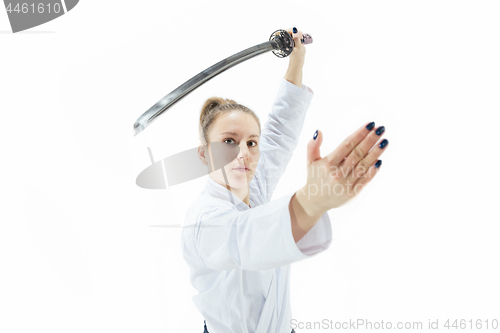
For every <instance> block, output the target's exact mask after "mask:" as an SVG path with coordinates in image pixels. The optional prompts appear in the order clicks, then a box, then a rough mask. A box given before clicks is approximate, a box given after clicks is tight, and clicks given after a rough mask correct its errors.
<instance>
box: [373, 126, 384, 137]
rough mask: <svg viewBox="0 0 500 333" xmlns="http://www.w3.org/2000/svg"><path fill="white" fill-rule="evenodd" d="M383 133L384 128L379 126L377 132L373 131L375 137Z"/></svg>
mask: <svg viewBox="0 0 500 333" xmlns="http://www.w3.org/2000/svg"><path fill="white" fill-rule="evenodd" d="M384 131H385V127H384V126H380V127H379V128H377V130H376V131H375V134H377V135H380V134H382V133H384Z"/></svg>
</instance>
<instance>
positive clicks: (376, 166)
mask: <svg viewBox="0 0 500 333" xmlns="http://www.w3.org/2000/svg"><path fill="white" fill-rule="evenodd" d="M381 164H382V160H377V163H375V168H378V167H380V165H381Z"/></svg>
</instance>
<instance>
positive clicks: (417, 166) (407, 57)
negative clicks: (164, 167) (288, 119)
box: [0, 0, 500, 333]
mask: <svg viewBox="0 0 500 333" xmlns="http://www.w3.org/2000/svg"><path fill="white" fill-rule="evenodd" d="M499 14H500V2H498V1H412V2H410V1H349V2H348V1H343V2H333V1H307V2H305V1H286V2H285V1H282V2H276V1H251V2H250V1H248V2H245V3H243V2H235V1H196V2H193V1H189V2H183V3H182V4H181V2H175V3H174V2H172V1H152V0H149V1H137V2H132V1H126V2H125V1H116V0H115V1H95V0H94V1H92V0H84V1H81V2H80V3H79V4H78V5H77V6H76V7H75V8H74V9H73V10H72V11H70V12H69V13H68V14H66V15H64V16H62V17H60V18H58V19H56V20H54V21H51V22H48V23H46V24H44V25H41V26H38V27H34V28H32V29H30V30H27V31H25V32H21V33H17V34H12V33H11V32H10V25H9V21H8V18H7V14H6V12H5V11H3V10H0V30H1V31H2V33H0V60H1V62H0V66H1V71H0V78H1V79H0V112H1V118H0V119H1V130H0V139H1V141H0V142H1V153H2V154H1V177H2V182H1V186H0V188H1V193H2V196H1V223H0V332H42V331H47V332H49V331H50V332H72V333H76V332H200V333H201V332H202V330H203V318H202V316H201V315H200V313H199V312H198V310H197V309H196V307H195V306H194V304H193V303H192V301H191V297H192V296H193V295H195V294H196V293H197V291H196V290H195V289H194V288H193V287H192V286H191V284H190V282H189V269H188V266H187V265H186V263H185V262H184V260H183V257H182V253H181V250H180V233H181V230H182V229H181V228H173V227H171V228H168V227H165V225H167V226H168V225H173V224H179V223H182V219H183V217H184V214H185V208H186V207H187V206H188V205H189V204H190V203H191V201H192V200H193V199H194V196H196V195H197V194H198V193H199V192H200V191H201V189H202V186H203V184H204V183H205V180H206V178H205V177H203V178H200V179H197V180H193V181H191V182H188V183H185V184H182V185H177V186H173V187H171V188H170V189H169V190H168V191H161V190H145V189H142V188H139V187H138V186H136V184H135V178H136V177H137V175H138V174H139V172H140V171H142V170H143V169H144V168H146V167H147V166H148V165H150V163H151V162H150V159H149V155H148V151H147V148H146V147H148V146H149V147H151V149H152V152H153V155H154V157H155V159H156V160H158V159H160V158H164V157H166V156H169V155H172V154H174V153H176V152H181V151H184V150H186V149H190V148H193V147H196V146H197V145H198V144H199V141H198V127H197V126H198V117H199V112H200V108H201V105H202V104H203V102H204V100H205V99H206V98H208V97H210V96H214V95H215V96H222V97H225V98H231V99H234V100H236V101H237V102H239V103H242V104H244V105H246V106H248V107H250V108H252V109H253V110H255V111H256V112H257V114H258V115H259V117H260V118H261V122H262V123H263V122H264V121H265V119H266V118H267V113H268V112H269V109H270V106H271V103H272V101H273V100H274V97H275V94H276V92H277V88H278V86H279V81H280V79H281V78H282V77H283V75H284V73H285V71H286V68H287V65H288V59H280V58H277V57H276V56H274V55H273V54H272V53H267V54H264V55H260V56H258V57H256V58H253V59H251V60H248V61H246V62H244V63H242V64H240V65H237V66H236V67H233V68H231V69H229V70H228V71H226V72H224V73H222V74H220V75H219V76H217V77H216V78H214V79H212V80H211V81H209V82H208V83H206V84H205V85H203V86H202V87H200V88H199V89H197V90H195V91H194V92H192V93H191V94H189V95H188V96H187V97H185V98H184V99H183V100H181V101H180V102H178V103H177V104H176V105H175V106H173V107H172V108H171V109H170V110H169V111H168V112H167V113H165V114H163V115H162V116H161V117H160V118H158V119H157V120H156V122H155V123H154V124H153V125H151V126H150V127H148V128H147V129H146V130H145V131H144V132H143V133H142V134H140V135H138V136H136V137H134V135H133V130H132V126H133V123H134V122H135V121H136V119H137V118H138V117H139V116H140V115H141V114H142V113H143V112H145V111H146V110H147V109H149V107H151V106H152V105H153V104H154V103H156V102H157V101H158V100H159V99H160V98H162V97H163V96H165V95H166V94H168V93H169V92H170V91H172V90H173V89H175V88H176V87H177V86H179V85H180V84H182V83H183V82H185V81H186V80H188V79H189V78H191V77H192V76H194V75H196V74H197V73H199V72H201V71H202V70H204V69H205V68H207V67H209V66H211V65H213V64H215V63H216V62H218V61H220V60H222V59H223V58H226V57H228V56H230V55H232V54H234V53H236V52H239V51H241V50H243V49H245V48H248V47H250V46H253V45H256V44H258V43H262V42H264V41H267V40H268V38H269V36H270V35H271V33H272V32H273V31H275V30H277V29H282V28H284V29H286V28H289V27H292V26H296V27H297V28H298V29H299V30H301V31H303V32H307V33H310V34H311V35H312V36H313V39H314V43H313V44H311V45H308V46H307V54H306V62H305V66H304V78H303V82H304V84H306V85H308V86H310V87H311V88H312V89H313V90H314V94H315V96H314V98H313V102H312V105H311V107H310V109H309V111H308V115H307V117H306V122H305V124H304V130H303V132H302V134H301V137H300V142H299V146H298V148H297V149H296V151H295V153H294V156H293V159H292V160H291V162H290V164H289V166H288V169H287V171H286V173H285V175H284V176H283V178H282V180H281V182H280V185H279V186H278V188H277V190H276V192H275V195H274V198H273V199H277V198H279V197H281V196H283V195H285V194H287V193H291V192H292V191H296V190H297V189H299V188H300V187H301V186H302V185H303V184H304V182H305V175H306V173H305V156H306V144H307V142H308V141H309V140H310V139H311V137H312V135H313V133H314V131H316V129H321V130H322V131H323V133H324V141H323V145H322V146H321V152H322V156H324V155H326V154H327V153H329V152H330V151H332V150H333V149H334V148H336V147H337V146H338V145H339V144H340V143H341V142H342V140H343V139H345V138H346V137H347V136H348V135H350V134H351V133H352V132H354V131H355V130H356V129H357V128H359V127H360V126H361V125H362V124H363V123H365V122H369V121H375V122H376V126H380V125H384V126H385V127H386V131H385V133H384V134H383V138H387V139H388V140H389V145H388V146H387V151H386V152H385V153H384V154H383V155H382V157H381V159H382V160H383V163H382V166H381V169H380V171H379V173H378V174H377V176H376V177H375V178H374V179H373V181H372V182H371V183H370V184H369V186H367V187H366V188H365V189H364V190H363V192H362V193H361V194H360V195H359V196H358V197H356V198H355V199H354V200H353V201H351V202H349V203H348V204H347V205H345V206H343V207H340V208H338V209H334V210H331V211H329V215H330V218H331V220H332V228H333V237H334V241H333V243H332V245H331V247H330V248H329V249H328V250H327V251H325V252H323V253H320V254H318V255H317V256H315V257H313V258H310V259H307V260H305V261H301V262H297V263H294V264H293V265H292V286H291V293H292V294H291V297H292V300H291V301H292V311H293V317H294V318H296V319H297V320H298V321H301V322H308V321H309V322H311V321H320V320H322V319H331V320H334V321H349V320H356V319H360V318H361V319H367V320H370V321H372V322H380V321H382V320H384V322H387V321H392V322H393V323H396V322H397V321H412V322H413V321H422V322H423V323H424V328H425V327H427V323H428V320H429V319H432V320H436V319H439V324H440V327H442V325H443V324H444V321H445V320H446V319H452V320H454V319H459V320H460V319H465V320H470V319H472V320H474V321H475V320H477V319H482V320H486V319H489V321H490V322H491V320H492V319H497V320H500V285H499V283H498V282H499V281H500V251H499V250H500V246H499V239H500V238H499V236H500V227H499V222H500V219H499V215H500V214H499V213H498V202H499V192H498V186H499V176H498V166H499V163H500V158H499V155H498V153H497V151H498V143H499V141H498V138H499V135H498V128H499V126H500V122H499V121H498V120H499V117H498V112H500V100H499V89H500V65H499V59H500V45H499V44H500V42H499V41H500V20H499V19H498V18H499ZM158 226H163V227H158ZM483 324H484V323H483ZM468 325H469V324H468ZM306 331H307V332H327V331H329V330H324V329H323V330H320V329H317V330H305V329H303V330H300V329H297V330H296V332H306ZM422 331H426V330H422ZM462 331H466V330H462ZM481 331H484V328H483V330H481ZM490 331H491V330H490Z"/></svg>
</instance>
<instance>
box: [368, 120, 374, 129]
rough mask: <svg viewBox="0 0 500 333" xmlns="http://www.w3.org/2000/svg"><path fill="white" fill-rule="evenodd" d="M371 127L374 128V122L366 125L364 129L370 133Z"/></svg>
mask: <svg viewBox="0 0 500 333" xmlns="http://www.w3.org/2000/svg"><path fill="white" fill-rule="evenodd" d="M373 126H375V122H374V121H372V122H371V123H369V124H368V125H366V129H367V130H369V131H371V130H372V128H373Z"/></svg>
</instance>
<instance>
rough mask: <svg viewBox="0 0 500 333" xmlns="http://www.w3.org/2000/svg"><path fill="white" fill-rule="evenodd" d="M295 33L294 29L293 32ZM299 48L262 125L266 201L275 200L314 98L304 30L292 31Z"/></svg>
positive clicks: (292, 57)
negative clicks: (305, 76)
mask: <svg viewBox="0 0 500 333" xmlns="http://www.w3.org/2000/svg"><path fill="white" fill-rule="evenodd" d="M289 32H290V33H292V29H290V31H289ZM292 35H293V36H294V40H295V48H294V50H293V52H292V54H290V56H289V58H290V59H289V63H288V69H287V71H286V73H285V76H284V77H283V78H282V79H281V82H280V86H279V88H278V93H277V96H276V98H275V100H274V103H273V105H272V107H271V112H270V113H269V115H268V119H267V121H266V123H265V124H264V126H263V128H262V133H261V139H260V154H261V157H260V158H261V159H262V160H263V163H261V164H259V165H260V166H261V170H260V171H262V172H258V173H257V178H258V179H259V178H260V179H259V181H260V182H261V184H260V186H261V187H263V188H261V190H262V192H263V194H264V196H265V201H266V202H269V201H270V200H271V197H272V194H273V192H274V189H275V188H276V186H277V184H278V181H279V179H280V178H281V176H282V175H283V173H284V172H285V169H286V167H287V165H288V162H289V161H290V159H291V158H292V154H293V151H294V150H295V148H296V147H297V144H298V140H299V136H300V134H301V133H302V128H303V124H304V119H305V115H306V111H307V109H308V108H309V106H310V104H311V100H312V98H313V92H312V90H311V89H310V88H309V87H307V86H306V85H304V84H302V67H303V65H304V56H305V47H304V45H302V44H301V42H300V39H301V38H302V33H301V32H300V31H297V33H292Z"/></svg>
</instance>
